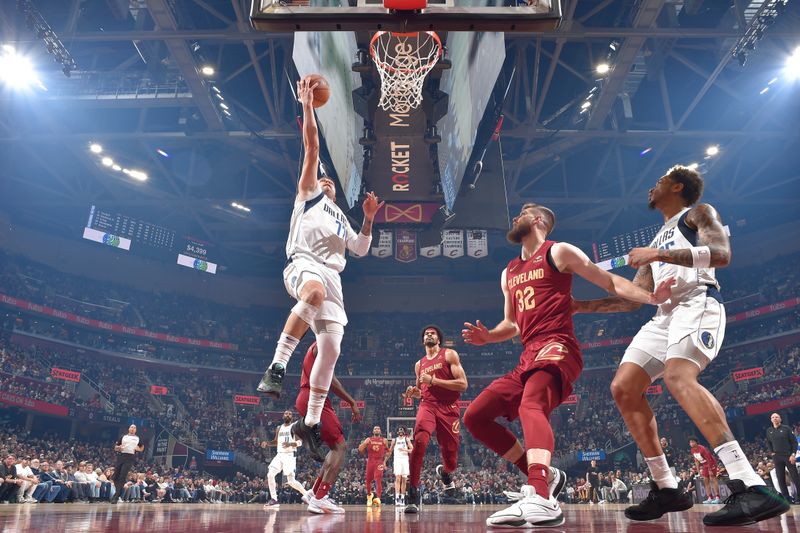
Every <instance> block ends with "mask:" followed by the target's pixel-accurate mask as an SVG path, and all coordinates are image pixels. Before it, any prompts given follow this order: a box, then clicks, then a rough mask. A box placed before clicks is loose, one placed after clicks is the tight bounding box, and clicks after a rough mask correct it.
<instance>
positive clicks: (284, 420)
mask: <svg viewBox="0 0 800 533" xmlns="http://www.w3.org/2000/svg"><path fill="white" fill-rule="evenodd" d="M291 421H292V418H291V417H288V416H284V417H283V423H284V424H288V423H289V422H291Z"/></svg>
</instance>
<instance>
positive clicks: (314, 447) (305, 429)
mask: <svg viewBox="0 0 800 533" xmlns="http://www.w3.org/2000/svg"><path fill="white" fill-rule="evenodd" d="M321 427H322V422H319V423H317V424H314V425H313V426H311V427H309V426H307V425H306V422H305V420H304V419H303V418H302V417H301V418H300V420H298V421H297V422H295V423H294V424H292V436H293V437H295V438H296V439H300V440H302V441H303V443H304V444H305V445H306V446H307V447H308V454H309V455H310V456H311V458H312V459H314V460H315V461H318V462H320V463H322V462H324V461H325V456H324V455H323V453H322V435H321V434H320V428H321Z"/></svg>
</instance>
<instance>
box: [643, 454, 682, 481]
mask: <svg viewBox="0 0 800 533" xmlns="http://www.w3.org/2000/svg"><path fill="white" fill-rule="evenodd" d="M644 461H645V462H646V463H647V468H649V469H650V475H651V477H652V478H653V481H654V482H655V484H656V485H658V488H659V489H677V488H678V481H677V480H676V479H675V476H674V475H672V471H671V470H670V469H669V465H668V464H667V456H666V455H664V454H663V453H662V454H661V455H659V456H656V457H645V458H644Z"/></svg>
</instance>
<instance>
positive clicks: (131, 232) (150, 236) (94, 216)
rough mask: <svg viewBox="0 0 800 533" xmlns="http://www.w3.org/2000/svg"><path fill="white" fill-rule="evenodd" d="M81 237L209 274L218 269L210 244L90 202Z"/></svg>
mask: <svg viewBox="0 0 800 533" xmlns="http://www.w3.org/2000/svg"><path fill="white" fill-rule="evenodd" d="M83 238H84V239H88V240H91V241H94V242H98V243H101V244H105V245H107V246H112V247H115V248H120V249H123V250H127V251H130V250H133V251H134V252H138V253H142V254H144V255H149V256H153V257H157V258H159V259H165V260H170V259H171V260H173V261H174V260H175V259H176V257H177V264H179V265H181V266H185V267H188V268H193V269H195V270H199V271H201V272H208V273H210V274H216V273H217V264H216V263H213V262H211V261H209V256H213V255H214V249H213V246H212V245H211V244H209V243H207V242H203V241H201V240H199V239H196V238H194V237H191V236H188V235H187V236H178V234H177V232H176V231H175V230H173V229H170V228H166V227H164V226H159V225H158V224H153V223H151V222H147V221H145V220H142V219H139V218H135V217H132V216H129V215H126V214H123V213H118V212H113V211H108V210H105V209H102V208H100V207H97V206H95V205H93V206H91V208H90V209H89V219H88V221H87V224H86V228H84V231H83Z"/></svg>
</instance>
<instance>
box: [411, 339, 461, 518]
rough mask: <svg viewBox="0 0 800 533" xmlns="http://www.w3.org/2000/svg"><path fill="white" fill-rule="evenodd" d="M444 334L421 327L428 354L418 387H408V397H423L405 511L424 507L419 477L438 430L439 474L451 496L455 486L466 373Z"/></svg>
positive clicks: (417, 368) (419, 370) (419, 364)
mask: <svg viewBox="0 0 800 533" xmlns="http://www.w3.org/2000/svg"><path fill="white" fill-rule="evenodd" d="M442 342H444V335H443V334H442V330H441V329H439V327H438V326H426V327H425V328H424V329H423V330H422V344H423V345H424V346H425V355H423V356H422V358H421V359H420V360H419V361H417V364H416V365H414V373H415V374H416V376H417V386H414V387H408V388H407V389H406V392H405V396H406V397H407V398H421V399H422V401H421V402H420V404H419V410H418V411H417V420H416V422H415V424H414V449H413V450H412V452H411V456H410V458H409V463H410V470H411V472H410V475H409V485H408V501H407V502H406V504H407V506H406V508H405V512H406V513H418V512H419V511H420V506H421V496H422V495H421V494H420V491H419V478H420V475H421V474H422V462H423V460H424V459H425V450H427V449H428V442H430V439H431V434H432V433H434V432H436V441H437V442H438V443H439V448H440V449H441V451H442V464H440V465H439V466H437V467H436V473H437V474H438V475H439V478H440V479H441V480H442V483H443V484H444V490H445V493H446V494H448V495H450V496H452V495H453V493H454V492H455V485H454V484H453V479H452V477H451V474H452V473H453V472H454V471H455V469H456V467H457V466H458V440H459V433H460V431H461V420H460V411H459V407H458V400H459V398H461V393H462V392H464V391H465V390H467V375H466V374H465V373H464V368H463V367H462V366H461V359H460V358H459V357H458V352H456V351H455V350H451V349H450V348H443V347H442Z"/></svg>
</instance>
